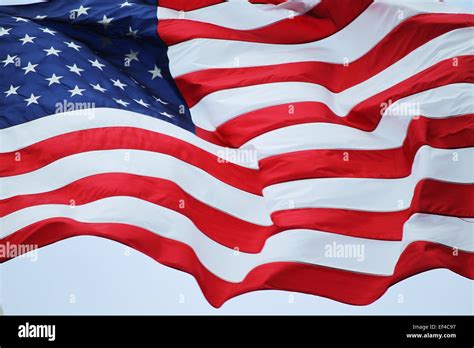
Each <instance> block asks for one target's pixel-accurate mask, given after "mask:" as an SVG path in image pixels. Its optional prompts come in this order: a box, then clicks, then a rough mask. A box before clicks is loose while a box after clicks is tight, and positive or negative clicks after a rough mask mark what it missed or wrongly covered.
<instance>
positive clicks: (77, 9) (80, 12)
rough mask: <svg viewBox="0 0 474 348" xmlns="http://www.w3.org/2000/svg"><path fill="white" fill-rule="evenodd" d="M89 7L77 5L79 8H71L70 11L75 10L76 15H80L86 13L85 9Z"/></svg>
mask: <svg viewBox="0 0 474 348" xmlns="http://www.w3.org/2000/svg"><path fill="white" fill-rule="evenodd" d="M90 9H91V8H90V7H84V6H82V5H81V6H79V8H76V9H74V10H72V11H71V12H76V13H77V17H80V16H81V15H88V13H87V11H89V10H90Z"/></svg>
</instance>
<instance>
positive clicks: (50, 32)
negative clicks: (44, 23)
mask: <svg viewBox="0 0 474 348" xmlns="http://www.w3.org/2000/svg"><path fill="white" fill-rule="evenodd" d="M38 29H39V30H41V31H42V32H43V33H45V34H50V35H54V34H56V32H55V31H53V30H51V29H49V28H38Z"/></svg>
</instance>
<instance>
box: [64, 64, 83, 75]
mask: <svg viewBox="0 0 474 348" xmlns="http://www.w3.org/2000/svg"><path fill="white" fill-rule="evenodd" d="M66 66H67V67H68V68H69V71H70V72H73V73H75V74H78V75H79V76H81V71H84V69H81V68H79V67H78V66H77V65H76V64H74V65H72V66H71V65H66Z"/></svg>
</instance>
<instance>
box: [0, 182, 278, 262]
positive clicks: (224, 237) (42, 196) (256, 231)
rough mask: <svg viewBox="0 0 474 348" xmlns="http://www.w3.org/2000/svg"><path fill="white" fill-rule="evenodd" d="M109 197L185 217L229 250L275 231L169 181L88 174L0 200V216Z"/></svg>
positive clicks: (259, 242) (258, 242) (259, 243)
mask: <svg viewBox="0 0 474 348" xmlns="http://www.w3.org/2000/svg"><path fill="white" fill-rule="evenodd" d="M112 196H129V197H136V198H139V199H142V200H145V201H148V202H151V203H154V204H157V205H160V206H163V207H166V208H168V209H171V210H174V211H176V212H178V213H180V214H182V215H184V216H186V217H188V218H189V219H190V220H191V221H192V222H193V223H194V224H195V225H196V227H197V228H198V229H199V230H201V231H202V232H203V233H204V234H206V235H207V236H208V237H209V238H211V239H213V240H215V241H216V242H218V243H220V244H222V245H225V246H227V247H229V248H232V249H233V248H235V247H238V248H239V249H240V250H242V251H245V252H248V253H256V252H259V251H260V250H261V249H262V247H263V244H264V243H265V240H266V239H267V238H268V237H270V236H271V235H273V234H275V233H277V232H279V231H280V230H278V229H277V228H276V227H274V226H268V227H265V226H260V225H255V224H252V223H250V222H247V221H244V220H240V219H238V218H236V217H233V216H231V215H228V214H226V213H224V212H222V211H220V210H218V209H216V208H213V207H211V206H209V205H207V204H205V203H202V202H201V201H199V200H197V199H195V198H194V197H192V196H191V195H189V194H188V193H187V192H186V191H184V190H183V189H181V188H180V187H179V186H178V185H177V184H175V183H174V182H172V181H168V180H164V179H159V178H152V177H147V176H139V175H133V174H123V173H107V174H98V175H92V176H89V177H86V178H83V179H80V180H77V181H75V182H73V183H71V184H69V185H66V186H64V187H61V188H59V189H57V190H54V191H50V192H44V193H38V194H30V195H21V196H15V197H11V198H8V199H3V200H0V217H2V216H6V215H8V214H11V213H13V212H15V211H17V210H20V209H24V208H27V207H30V206H36V205H42V204H64V205H71V202H72V203H73V205H75V206H79V205H83V204H87V203H90V202H93V201H96V200H99V199H103V198H107V197H112Z"/></svg>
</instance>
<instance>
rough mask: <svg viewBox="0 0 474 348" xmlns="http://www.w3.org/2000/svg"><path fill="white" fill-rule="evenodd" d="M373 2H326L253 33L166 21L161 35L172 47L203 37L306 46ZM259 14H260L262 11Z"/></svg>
mask: <svg viewBox="0 0 474 348" xmlns="http://www.w3.org/2000/svg"><path fill="white" fill-rule="evenodd" d="M371 3H372V0H360V1H357V2H352V3H351V5H348V6H341V5H340V3H339V2H338V3H336V2H334V1H332V2H327V1H324V2H323V3H320V4H318V5H317V6H316V7H315V8H314V9H313V10H312V11H309V12H307V13H306V14H303V15H299V16H295V17H294V18H287V19H283V20H281V21H278V22H275V23H272V24H269V25H266V26H263V27H261V28H256V29H250V30H238V29H232V28H226V27H223V26H219V25H214V24H210V23H205V22H199V21H194V20H188V19H162V20H159V21H158V33H159V36H160V37H161V39H162V40H163V41H164V42H165V43H166V44H167V45H168V46H172V45H175V44H178V43H180V42H183V41H187V40H192V39H199V38H208V39H222V40H236V41H247V42H260V43H271V44H297V43H306V42H312V41H316V40H320V39H323V38H325V37H328V36H330V35H332V34H334V33H336V32H337V31H339V30H341V29H342V28H344V27H345V26H346V25H347V24H349V23H350V22H351V21H352V20H354V19H355V18H356V17H357V16H358V15H359V14H360V13H362V12H363V11H364V10H365V9H366V8H367V7H368V6H369V5H370V4H371ZM336 7H337V11H336V10H335V8H336ZM331 11H332V12H331ZM255 14H256V15H258V11H256V13H255ZM336 14H337V16H336ZM295 29H297V30H295Z"/></svg>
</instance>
